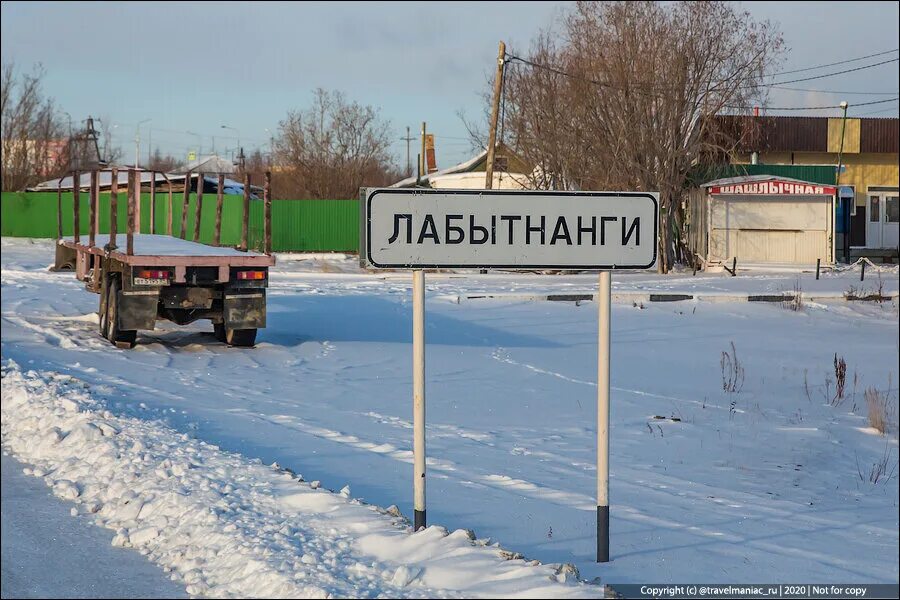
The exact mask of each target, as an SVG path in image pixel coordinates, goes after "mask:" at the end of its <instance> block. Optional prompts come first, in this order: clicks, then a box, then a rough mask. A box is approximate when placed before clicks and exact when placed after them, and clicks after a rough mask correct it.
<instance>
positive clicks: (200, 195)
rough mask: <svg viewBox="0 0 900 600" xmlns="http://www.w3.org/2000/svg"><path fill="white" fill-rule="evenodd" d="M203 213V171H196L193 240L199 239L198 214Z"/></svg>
mask: <svg viewBox="0 0 900 600" xmlns="http://www.w3.org/2000/svg"><path fill="white" fill-rule="evenodd" d="M202 214H203V173H197V206H196V207H194V241H195V242H199V241H200V216H201V215H202Z"/></svg>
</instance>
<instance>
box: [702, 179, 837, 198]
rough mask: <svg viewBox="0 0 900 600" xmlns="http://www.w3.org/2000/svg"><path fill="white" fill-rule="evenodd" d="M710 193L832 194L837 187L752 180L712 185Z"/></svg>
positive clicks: (758, 194) (761, 194)
mask: <svg viewBox="0 0 900 600" xmlns="http://www.w3.org/2000/svg"><path fill="white" fill-rule="evenodd" d="M709 193H710V194H742V195H757V196H764V195H769V196H771V195H778V196H833V195H834V194H836V193H837V188H836V187H834V186H833V185H819V184H811V183H802V182H794V181H754V182H747V183H736V184H733V185H714V186H712V187H710V188H709Z"/></svg>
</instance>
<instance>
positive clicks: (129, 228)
mask: <svg viewBox="0 0 900 600" xmlns="http://www.w3.org/2000/svg"><path fill="white" fill-rule="evenodd" d="M137 179H138V173H137V172H135V170H134V169H128V192H127V194H126V197H127V198H128V202H127V206H128V221H127V222H126V225H125V254H127V255H128V256H131V255H133V254H134V205H135V201H136V199H137V193H136V192H137V190H138V186H137Z"/></svg>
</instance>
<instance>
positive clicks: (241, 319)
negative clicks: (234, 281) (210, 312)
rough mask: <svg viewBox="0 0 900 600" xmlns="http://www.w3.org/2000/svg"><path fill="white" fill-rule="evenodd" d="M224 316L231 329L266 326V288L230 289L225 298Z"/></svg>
mask: <svg viewBox="0 0 900 600" xmlns="http://www.w3.org/2000/svg"><path fill="white" fill-rule="evenodd" d="M223 305H224V310H223V313H224V314H223V318H224V321H225V326H226V327H228V328H229V329H255V328H256V329H258V328H262V327H265V326H266V290H264V289H259V288H257V289H246V290H229V291H228V292H226V294H225V298H224V300H223Z"/></svg>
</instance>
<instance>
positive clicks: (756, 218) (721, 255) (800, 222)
mask: <svg viewBox="0 0 900 600" xmlns="http://www.w3.org/2000/svg"><path fill="white" fill-rule="evenodd" d="M830 211H831V196H804V197H799V198H798V197H789V196H772V197H759V196H719V195H717V196H711V197H710V236H709V238H710V239H709V255H710V257H709V258H710V261H723V262H724V261H729V260H731V259H732V258H734V257H737V259H738V262H742V263H781V264H785V263H789V264H815V262H816V259H818V258H821V259H822V262H825V263H827V262H830V257H831V253H830V252H829V251H828V231H829V225H830V224H829V218H828V217H829V214H830Z"/></svg>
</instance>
